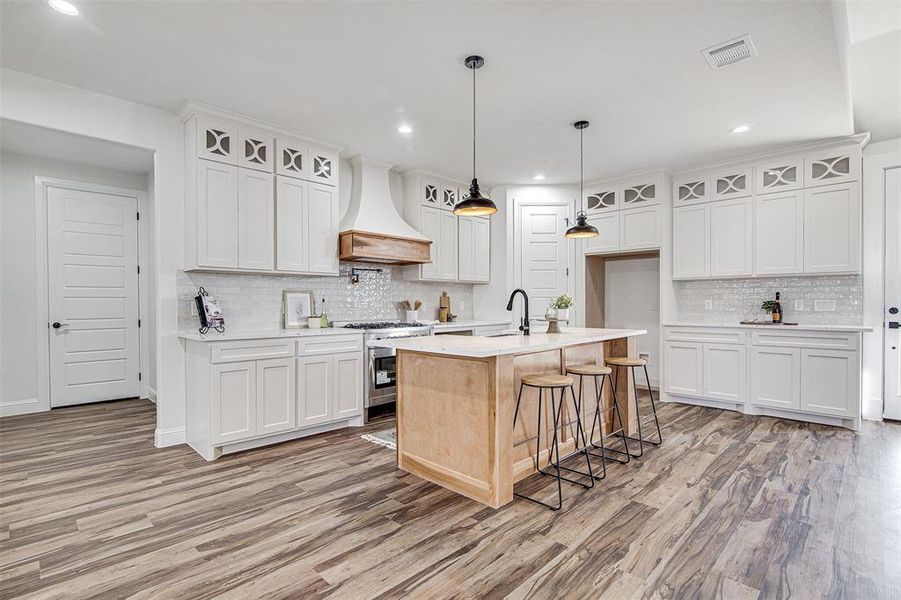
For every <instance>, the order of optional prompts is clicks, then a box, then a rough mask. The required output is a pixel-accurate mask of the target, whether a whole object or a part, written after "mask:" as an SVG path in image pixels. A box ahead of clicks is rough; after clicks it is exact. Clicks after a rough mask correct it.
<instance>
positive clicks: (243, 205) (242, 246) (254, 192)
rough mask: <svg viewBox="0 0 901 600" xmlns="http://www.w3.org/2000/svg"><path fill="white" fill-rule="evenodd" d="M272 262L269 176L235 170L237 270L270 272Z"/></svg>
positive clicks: (272, 209)
mask: <svg viewBox="0 0 901 600" xmlns="http://www.w3.org/2000/svg"><path fill="white" fill-rule="evenodd" d="M274 259H275V199H274V197H273V176H272V175H271V174H270V173H260V172H258V171H251V170H249V169H238V267H240V268H242V269H260V270H265V271H270V270H272V268H273V267H274Z"/></svg>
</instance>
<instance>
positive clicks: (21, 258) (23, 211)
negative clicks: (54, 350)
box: [0, 152, 152, 415]
mask: <svg viewBox="0 0 901 600" xmlns="http://www.w3.org/2000/svg"><path fill="white" fill-rule="evenodd" d="M38 175H43V176H46V177H54V178H59V179H71V180H75V181H83V182H89V183H99V184H104V185H111V186H116V187H124V188H130V189H138V190H146V189H147V175H146V174H144V173H132V172H127V171H117V170H113V169H102V168H98V167H91V166H87V165H81V164H77V163H72V162H64V161H60V160H51V159H46V158H39V157H34V156H25V155H22V154H14V153H8V152H2V153H0V282H2V283H0V415H5V414H14V413H18V412H21V411H23V410H26V411H27V410H28V408H32V410H33V409H34V408H33V406H34V405H35V404H37V402H38V385H39V383H38V368H37V363H38V339H37V333H36V329H35V323H36V322H37V320H38V318H39V316H38V315H37V312H36V306H35V297H36V294H37V281H36V273H35V260H36V240H35V217H36V215H35V207H36V204H35V185H34V178H35V176H38ZM150 331H152V330H150ZM28 412H30V411H28Z"/></svg>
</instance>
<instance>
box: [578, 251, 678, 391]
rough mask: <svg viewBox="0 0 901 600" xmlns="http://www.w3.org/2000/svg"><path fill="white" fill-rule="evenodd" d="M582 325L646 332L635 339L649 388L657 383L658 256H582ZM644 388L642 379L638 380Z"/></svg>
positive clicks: (658, 333)
mask: <svg viewBox="0 0 901 600" xmlns="http://www.w3.org/2000/svg"><path fill="white" fill-rule="evenodd" d="M585 326H586V327H606V328H615V329H646V330H647V334H646V335H641V336H638V337H637V338H636V342H637V345H638V354H639V356H641V357H642V358H645V359H647V361H648V374H649V375H650V379H651V387H652V388H653V389H654V390H655V391H657V390H658V389H659V385H660V384H659V382H660V357H661V350H660V348H661V346H660V326H661V322H660V253H659V252H657V251H654V252H639V253H632V254H618V255H586V256H585ZM636 383H637V384H638V385H639V387H644V386H645V382H644V378H643V377H640V378H637V382H636Z"/></svg>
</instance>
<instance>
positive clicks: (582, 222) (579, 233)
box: [565, 121, 598, 238]
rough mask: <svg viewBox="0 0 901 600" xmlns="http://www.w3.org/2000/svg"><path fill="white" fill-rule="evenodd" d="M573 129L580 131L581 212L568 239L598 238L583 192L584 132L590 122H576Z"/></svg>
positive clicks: (567, 231) (567, 234) (567, 232)
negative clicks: (591, 223)
mask: <svg viewBox="0 0 901 600" xmlns="http://www.w3.org/2000/svg"><path fill="white" fill-rule="evenodd" d="M573 127H575V128H576V129H578V130H579V206H580V207H581V210H580V211H579V212H578V214H576V224H575V225H573V226H572V227H570V228H569V229H567V230H566V234H565V236H566V237H568V238H593V237H597V236H598V229H597V227H595V226H594V225H589V224H588V215H586V214H585V206H584V204H583V203H584V201H585V193H584V191H583V188H584V185H583V171H584V169H583V164H584V162H585V148H584V144H583V143H582V135H583V132H584V131H585V130H586V129H587V128H588V121H576V122H575V123H573Z"/></svg>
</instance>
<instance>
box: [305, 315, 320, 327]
mask: <svg viewBox="0 0 901 600" xmlns="http://www.w3.org/2000/svg"><path fill="white" fill-rule="evenodd" d="M307 327H308V328H310V329H321V328H322V319H321V318H320V317H307Z"/></svg>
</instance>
